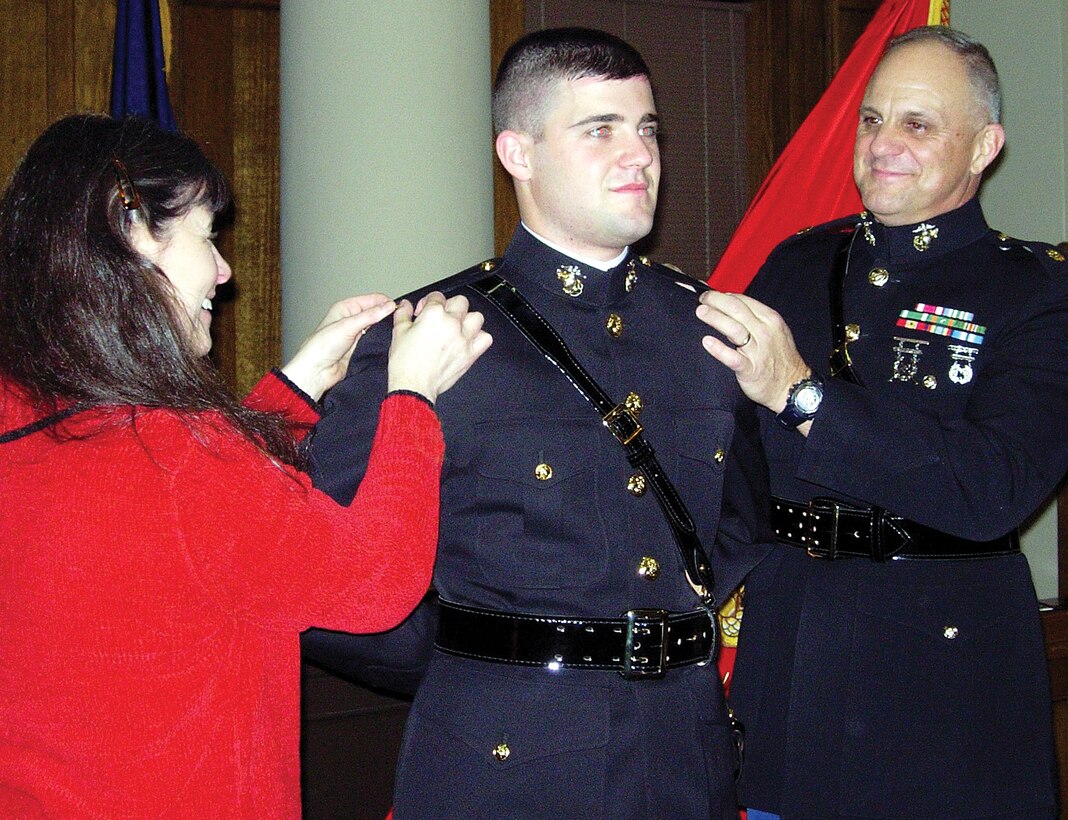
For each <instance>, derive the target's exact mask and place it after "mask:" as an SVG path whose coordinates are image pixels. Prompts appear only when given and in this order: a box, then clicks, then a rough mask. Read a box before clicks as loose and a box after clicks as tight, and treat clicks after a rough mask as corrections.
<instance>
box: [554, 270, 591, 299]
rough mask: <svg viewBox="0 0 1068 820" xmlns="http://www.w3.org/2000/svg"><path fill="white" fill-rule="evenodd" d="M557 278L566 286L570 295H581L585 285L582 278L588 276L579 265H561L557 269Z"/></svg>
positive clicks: (566, 291)
mask: <svg viewBox="0 0 1068 820" xmlns="http://www.w3.org/2000/svg"><path fill="white" fill-rule="evenodd" d="M556 278H557V279H559V280H560V284H561V285H562V286H563V288H564V293H566V294H567V295H568V296H580V295H581V294H582V289H583V287H584V285H583V284H582V280H583V279H585V278H586V274H584V273H583V272H582V271H581V270H580V269H579V267H578V266H577V265H561V266H560V267H558V268H557V269H556Z"/></svg>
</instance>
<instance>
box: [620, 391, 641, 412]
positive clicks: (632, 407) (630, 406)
mask: <svg viewBox="0 0 1068 820" xmlns="http://www.w3.org/2000/svg"><path fill="white" fill-rule="evenodd" d="M623 406H624V407H626V408H627V412H628V413H630V414H631V415H632V416H634V418H638V416H640V415H641V414H642V397H641V396H639V395H638V394H637V393H635V392H634V391H633V390H632V391H631V392H630V393H627V397H626V398H625V399H623Z"/></svg>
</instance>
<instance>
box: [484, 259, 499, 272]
mask: <svg viewBox="0 0 1068 820" xmlns="http://www.w3.org/2000/svg"><path fill="white" fill-rule="evenodd" d="M495 267H497V263H496V262H495V261H494V260H493V259H487V260H486V261H485V262H483V263H482V270H484V271H491V270H493V269H494V268H495Z"/></svg>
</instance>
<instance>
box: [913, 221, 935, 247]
mask: <svg viewBox="0 0 1068 820" xmlns="http://www.w3.org/2000/svg"><path fill="white" fill-rule="evenodd" d="M912 232H913V233H914V234H916V235H915V236H914V237H912V247H914V248H915V249H916V250H918V251H919V252H920V253H923V252H924V251H925V250H927V249H928V248H929V247H931V243H932V242H934V241H935V240H936V239H938V228H936V227H935V226H934V225H931V224H930V223H928V222H924V223H921V224H920V225H917V226H916V227H915V228H913V229H912Z"/></svg>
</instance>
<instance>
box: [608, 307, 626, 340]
mask: <svg viewBox="0 0 1068 820" xmlns="http://www.w3.org/2000/svg"><path fill="white" fill-rule="evenodd" d="M604 326H605V329H606V330H607V331H608V335H609V336H612V337H613V338H616V339H618V338H619V337H620V336H621V335H622V334H623V319H622V317H621V316H620V315H619V314H618V313H609V314H608V320H607V321H606V322H605V323H604Z"/></svg>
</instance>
